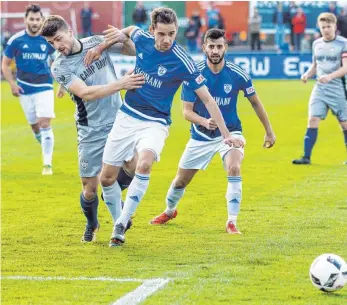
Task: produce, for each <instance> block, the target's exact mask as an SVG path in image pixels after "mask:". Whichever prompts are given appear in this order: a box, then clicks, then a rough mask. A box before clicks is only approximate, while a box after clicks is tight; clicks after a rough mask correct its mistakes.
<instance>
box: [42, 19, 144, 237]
mask: <svg viewBox="0 0 347 305" xmlns="http://www.w3.org/2000/svg"><path fill="white" fill-rule="evenodd" d="M41 35H42V36H43V37H45V38H46V40H47V41H48V43H50V44H51V45H52V46H53V47H54V48H55V49H56V50H58V51H59V52H60V54H59V55H58V57H57V58H56V60H55V61H54V63H53V65H52V68H51V71H52V74H53V76H54V78H55V79H56V80H57V82H58V83H60V84H61V85H63V86H64V88H65V89H66V90H68V91H69V92H70V95H71V98H72V100H73V101H74V102H75V104H76V112H75V119H76V125H77V134H78V159H79V171H80V176H81V180H82V185H83V191H82V193H81V196H80V204H81V207H82V211H83V213H84V215H85V217H86V218H87V225H86V230H85V232H84V235H83V236H82V241H83V242H91V241H94V240H95V236H96V235H95V233H96V231H97V230H98V228H99V222H98V219H97V208H98V195H97V188H98V182H99V181H98V175H99V173H100V171H101V167H102V155H103V151H104V146H105V144H106V139H107V136H108V133H109V132H110V130H111V129H112V126H113V122H114V120H115V117H116V113H117V111H118V109H119V108H120V106H121V105H122V99H121V96H120V93H119V91H120V90H121V89H125V90H129V89H130V90H132V89H136V88H141V86H142V85H143V84H144V78H143V76H142V75H138V74H134V75H125V76H124V77H123V78H121V79H117V76H116V72H115V70H114V67H113V64H112V61H111V59H110V56H109V52H108V51H107V50H106V51H105V52H103V53H102V56H100V58H98V59H97V60H95V61H94V62H93V63H92V64H90V65H86V62H87V61H88V60H87V59H88V58H90V53H91V52H92V50H93V48H97V47H99V46H101V47H106V45H107V44H106V42H104V41H103V38H102V37H100V36H92V37H88V38H84V39H81V40H78V39H76V38H75V37H74V36H73V33H72V30H71V28H70V27H69V25H68V24H67V23H66V21H65V20H64V19H63V18H62V17H60V16H49V17H48V18H47V19H46V20H45V22H44V24H43V26H42V28H41ZM114 48H115V50H114V51H118V52H119V53H122V54H126V55H132V54H135V48H134V46H133V44H132V42H130V41H129V42H128V43H124V44H118V45H116V46H114ZM88 52H89V53H88ZM131 163H132V162H131V161H130V162H129V164H128V170H129V171H131V170H133V171H134V168H135V165H134V164H131ZM125 167H126V165H125ZM124 174H125V173H124ZM118 182H119V183H120V184H121V182H120V180H119V179H118ZM128 183H129V182H128ZM119 204H120V203H119ZM106 205H107V207H108V209H109V211H110V213H111V215H112V218H113V220H114V222H115V220H116V219H117V218H118V217H119V214H120V210H121V206H115V205H112V204H110V203H108V202H106Z"/></svg>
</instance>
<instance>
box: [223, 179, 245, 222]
mask: <svg viewBox="0 0 347 305" xmlns="http://www.w3.org/2000/svg"><path fill="white" fill-rule="evenodd" d="M226 199H227V207H228V222H230V221H232V222H233V223H234V224H235V225H236V219H237V215H238V214H239V212H240V204H241V199H242V179H241V177H240V176H228V189H227V194H226Z"/></svg>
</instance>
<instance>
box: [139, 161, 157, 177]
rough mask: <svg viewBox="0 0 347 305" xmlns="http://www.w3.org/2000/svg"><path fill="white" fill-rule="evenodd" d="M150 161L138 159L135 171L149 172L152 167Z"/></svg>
mask: <svg viewBox="0 0 347 305" xmlns="http://www.w3.org/2000/svg"><path fill="white" fill-rule="evenodd" d="M152 164H153V163H152V162H150V161H148V160H139V161H138V163H137V166H136V172H138V173H140V174H149V173H150V171H151V168H152Z"/></svg>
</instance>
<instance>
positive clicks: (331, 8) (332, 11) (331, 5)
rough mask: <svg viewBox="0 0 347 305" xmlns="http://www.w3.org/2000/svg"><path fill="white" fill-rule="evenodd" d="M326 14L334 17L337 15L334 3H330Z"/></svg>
mask: <svg viewBox="0 0 347 305" xmlns="http://www.w3.org/2000/svg"><path fill="white" fill-rule="evenodd" d="M327 12H328V13H332V14H334V15H335V16H337V15H338V8H337V5H336V2H335V1H330V2H329V4H328V8H327Z"/></svg>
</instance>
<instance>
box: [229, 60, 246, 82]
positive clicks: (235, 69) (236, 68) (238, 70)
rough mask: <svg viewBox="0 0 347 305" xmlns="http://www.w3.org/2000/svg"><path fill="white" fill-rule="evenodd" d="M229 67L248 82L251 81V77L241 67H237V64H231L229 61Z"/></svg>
mask: <svg viewBox="0 0 347 305" xmlns="http://www.w3.org/2000/svg"><path fill="white" fill-rule="evenodd" d="M227 67H228V68H229V69H230V70H232V71H234V72H236V73H237V74H239V75H241V76H242V77H243V79H244V80H245V81H246V82H247V81H249V79H250V78H249V76H248V75H247V74H246V73H245V72H244V71H243V70H241V69H240V68H239V67H237V66H236V65H233V66H232V65H229V64H228V63H227Z"/></svg>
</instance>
